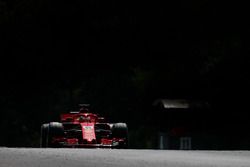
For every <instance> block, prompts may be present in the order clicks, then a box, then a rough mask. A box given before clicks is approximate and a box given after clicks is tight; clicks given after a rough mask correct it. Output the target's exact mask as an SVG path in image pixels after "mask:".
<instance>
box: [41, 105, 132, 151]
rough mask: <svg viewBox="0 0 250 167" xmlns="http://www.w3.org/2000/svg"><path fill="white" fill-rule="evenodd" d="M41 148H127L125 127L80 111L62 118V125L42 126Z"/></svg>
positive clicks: (85, 110) (126, 129)
mask: <svg viewBox="0 0 250 167" xmlns="http://www.w3.org/2000/svg"><path fill="white" fill-rule="evenodd" d="M40 146H41V147H73V148H74V147H82V148H91V147H107V148H127V147H128V128H127V125H126V123H107V122H105V119H104V118H103V117H99V116H98V115H97V114H93V113H90V112H89V111H88V109H87V108H85V107H82V108H81V109H80V110H79V111H77V112H70V113H66V114H61V122H50V123H45V124H42V126H41V139H40Z"/></svg>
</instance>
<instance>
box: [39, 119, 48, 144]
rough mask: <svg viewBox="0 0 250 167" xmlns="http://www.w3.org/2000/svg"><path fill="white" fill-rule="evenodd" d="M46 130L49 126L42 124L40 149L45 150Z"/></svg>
mask: <svg viewBox="0 0 250 167" xmlns="http://www.w3.org/2000/svg"><path fill="white" fill-rule="evenodd" d="M48 128H49V124H43V125H42V126H41V138H40V147H42V148H45V147H47V143H48V141H47V139H48Z"/></svg>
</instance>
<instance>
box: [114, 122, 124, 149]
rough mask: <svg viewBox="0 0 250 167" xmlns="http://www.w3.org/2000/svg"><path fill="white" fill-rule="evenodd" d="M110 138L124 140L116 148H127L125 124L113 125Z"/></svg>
mask: <svg viewBox="0 0 250 167" xmlns="http://www.w3.org/2000/svg"><path fill="white" fill-rule="evenodd" d="M111 131H112V137H113V138H121V139H124V142H120V143H119V145H118V147H117V148H128V127H127V124H126V123H115V124H113V126H112V128H111Z"/></svg>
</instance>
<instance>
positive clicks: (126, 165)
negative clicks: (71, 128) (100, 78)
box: [0, 148, 250, 167]
mask: <svg viewBox="0 0 250 167" xmlns="http://www.w3.org/2000/svg"><path fill="white" fill-rule="evenodd" d="M0 166H1V167H27V166H29V167H94V166H102V167H105V166H107V167H142V166H148V167H150V166H153V167H157V166H160V167H161V166H162V167H211V166H213V167H217V166H218V167H249V166H250V152H249V151H170V150H130V149H125V150H122V149H50V148H47V149H38V148H0Z"/></svg>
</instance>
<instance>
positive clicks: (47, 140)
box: [40, 122, 64, 147]
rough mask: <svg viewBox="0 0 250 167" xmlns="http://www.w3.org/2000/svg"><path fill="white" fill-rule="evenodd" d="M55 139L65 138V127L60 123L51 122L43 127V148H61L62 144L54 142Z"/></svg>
mask: <svg viewBox="0 0 250 167" xmlns="http://www.w3.org/2000/svg"><path fill="white" fill-rule="evenodd" d="M55 137H64V129H63V125H62V124H61V123H59V122H50V123H49V124H43V125H42V127H41V142H40V143H41V147H60V143H58V142H55V141H53V139H54V138H55Z"/></svg>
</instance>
